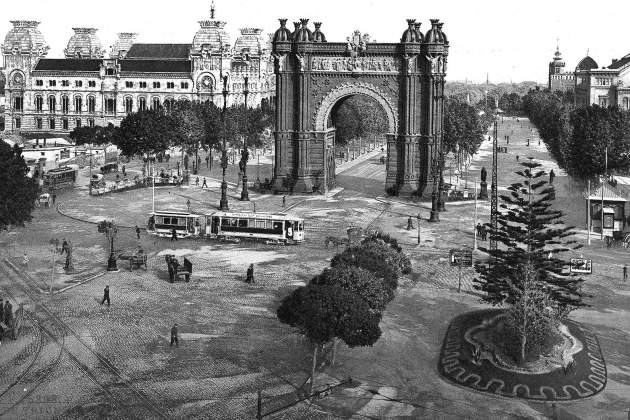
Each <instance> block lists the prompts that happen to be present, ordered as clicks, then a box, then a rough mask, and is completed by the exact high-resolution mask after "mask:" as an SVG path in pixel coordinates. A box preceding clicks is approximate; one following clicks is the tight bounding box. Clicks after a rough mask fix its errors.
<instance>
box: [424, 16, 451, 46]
mask: <svg viewBox="0 0 630 420" xmlns="http://www.w3.org/2000/svg"><path fill="white" fill-rule="evenodd" d="M441 26H442V25H441V24H440V20H439V19H431V29H429V31H428V32H427V34H426V35H425V36H424V42H427V43H431V44H445V43H446V37H445V36H444V33H443V32H442V31H441V30H440V27H441Z"/></svg>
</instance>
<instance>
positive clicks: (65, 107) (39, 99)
mask: <svg viewBox="0 0 630 420" xmlns="http://www.w3.org/2000/svg"><path fill="white" fill-rule="evenodd" d="M46 105H47V106H48V109H47V111H48V112H50V113H55V112H57V97H55V96H52V95H51V96H49V97H48V100H47V101H46ZM72 105H73V108H72V110H73V111H74V113H76V114H81V113H82V112H83V111H84V110H83V97H82V96H78V95H77V96H74V97H73V98H72ZM60 110H61V113H63V114H68V113H69V112H70V97H69V96H67V95H63V96H62V97H61V109H60ZM35 111H36V112H43V111H44V97H43V96H41V95H37V96H35ZM87 112H88V113H90V114H93V113H95V112H96V97H94V96H88V97H87Z"/></svg>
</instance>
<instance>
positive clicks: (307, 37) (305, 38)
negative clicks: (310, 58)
mask: <svg viewBox="0 0 630 420" xmlns="http://www.w3.org/2000/svg"><path fill="white" fill-rule="evenodd" d="M300 22H301V23H302V27H301V28H300V30H299V31H298V33H297V37H296V38H295V40H296V41H297V42H310V41H312V40H313V32H311V30H310V29H308V26H306V25H308V19H300Z"/></svg>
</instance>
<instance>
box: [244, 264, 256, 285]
mask: <svg viewBox="0 0 630 420" xmlns="http://www.w3.org/2000/svg"><path fill="white" fill-rule="evenodd" d="M245 282H246V283H253V282H254V264H250V265H249V268H248V269H247V276H246V279H245Z"/></svg>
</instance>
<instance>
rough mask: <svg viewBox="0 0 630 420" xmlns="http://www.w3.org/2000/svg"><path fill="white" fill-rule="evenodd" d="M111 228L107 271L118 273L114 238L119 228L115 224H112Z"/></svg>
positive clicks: (109, 228)
mask: <svg viewBox="0 0 630 420" xmlns="http://www.w3.org/2000/svg"><path fill="white" fill-rule="evenodd" d="M110 223H111V224H110V226H109V227H107V236H108V239H109V258H108V260H107V271H118V267H117V266H116V256H115V255H114V238H115V236H116V233H117V231H118V228H117V227H116V225H115V224H114V222H110Z"/></svg>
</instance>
